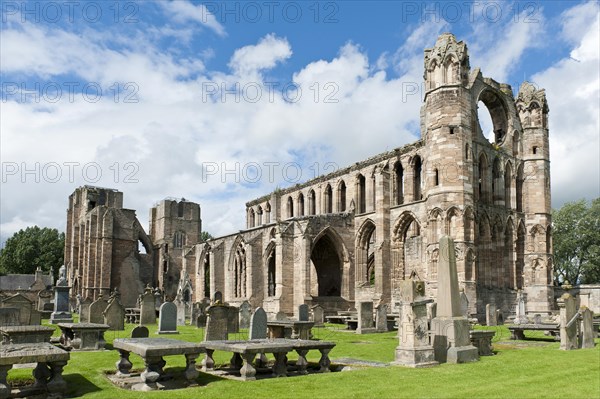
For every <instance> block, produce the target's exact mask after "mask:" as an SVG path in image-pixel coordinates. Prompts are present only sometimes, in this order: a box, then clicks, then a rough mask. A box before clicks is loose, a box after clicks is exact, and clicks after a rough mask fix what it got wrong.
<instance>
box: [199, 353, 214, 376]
mask: <svg viewBox="0 0 600 399" xmlns="http://www.w3.org/2000/svg"><path fill="white" fill-rule="evenodd" d="M214 352H215V351H214V350H212V349H206V357H205V358H204V360H202V371H204V372H206V371H211V370H213V369H214V368H215V359H213V353H214Z"/></svg>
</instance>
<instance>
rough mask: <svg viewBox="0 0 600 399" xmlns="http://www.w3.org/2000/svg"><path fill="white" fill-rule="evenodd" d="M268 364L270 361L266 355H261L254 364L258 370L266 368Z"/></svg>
mask: <svg viewBox="0 0 600 399" xmlns="http://www.w3.org/2000/svg"><path fill="white" fill-rule="evenodd" d="M268 362H269V361H268V360H267V355H265V354H264V353H259V354H258V357H257V358H256V361H255V362H254V365H255V366H256V367H257V368H262V367H266V366H267V363H268Z"/></svg>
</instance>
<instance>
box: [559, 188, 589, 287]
mask: <svg viewBox="0 0 600 399" xmlns="http://www.w3.org/2000/svg"><path fill="white" fill-rule="evenodd" d="M552 229H553V230H552V237H553V241H552V242H553V248H554V282H555V284H556V285H560V284H562V283H564V282H565V281H566V280H568V281H569V282H570V283H571V284H592V283H600V198H596V199H595V200H593V201H592V203H591V206H588V203H587V202H586V201H585V200H579V201H576V202H569V203H566V204H564V205H563V206H562V207H561V208H560V209H558V210H554V211H553V214H552Z"/></svg>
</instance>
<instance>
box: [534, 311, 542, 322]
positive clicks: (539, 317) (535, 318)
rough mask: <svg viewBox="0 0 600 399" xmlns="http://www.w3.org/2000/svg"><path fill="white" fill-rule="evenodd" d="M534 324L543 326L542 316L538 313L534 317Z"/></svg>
mask: <svg viewBox="0 0 600 399" xmlns="http://www.w3.org/2000/svg"><path fill="white" fill-rule="evenodd" d="M533 324H542V315H541V314H539V313H536V314H534V315H533Z"/></svg>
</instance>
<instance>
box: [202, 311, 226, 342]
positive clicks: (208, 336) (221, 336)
mask: <svg viewBox="0 0 600 399" xmlns="http://www.w3.org/2000/svg"><path fill="white" fill-rule="evenodd" d="M228 308H229V306H225V305H213V306H210V307H209V308H208V309H207V310H206V312H207V321H206V333H205V334H204V340H205V341H222V340H226V339H227V324H228V323H227V319H228V317H227V316H228V314H229V309H228Z"/></svg>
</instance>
